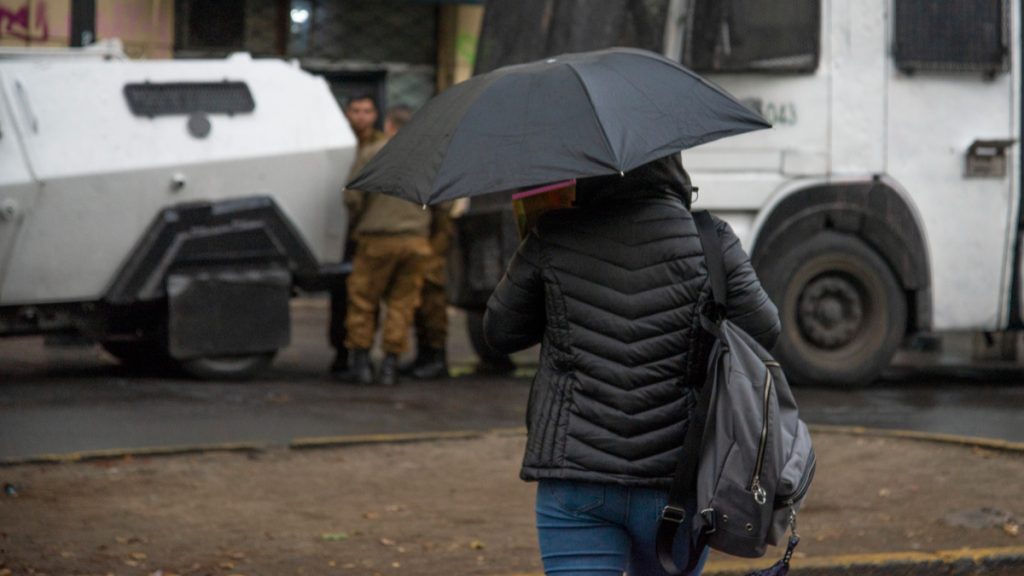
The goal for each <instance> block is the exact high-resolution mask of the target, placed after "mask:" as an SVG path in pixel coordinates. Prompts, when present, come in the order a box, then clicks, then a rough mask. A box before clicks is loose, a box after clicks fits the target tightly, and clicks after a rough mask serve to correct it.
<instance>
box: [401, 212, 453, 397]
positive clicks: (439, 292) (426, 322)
mask: <svg viewBox="0 0 1024 576" xmlns="http://www.w3.org/2000/svg"><path fill="white" fill-rule="evenodd" d="M447 206H449V205H447V204H446V205H444V206H443V207H442V208H441V209H439V210H436V211H435V212H434V217H433V219H432V221H431V226H430V250H431V254H430V257H429V258H427V261H426V263H425V265H424V275H423V292H422V293H421V297H420V307H419V308H417V309H416V316H415V322H414V323H415V331H416V359H415V360H413V361H412V362H411V363H409V364H408V365H407V366H403V367H402V374H404V375H410V376H412V377H413V378H416V379H417V380H436V379H438V378H447V377H448V350H447V342H448V293H447V291H448V253H449V252H450V251H451V247H452V235H453V234H454V231H455V229H454V223H453V222H452V215H451V210H449V209H446V208H445V207H447Z"/></svg>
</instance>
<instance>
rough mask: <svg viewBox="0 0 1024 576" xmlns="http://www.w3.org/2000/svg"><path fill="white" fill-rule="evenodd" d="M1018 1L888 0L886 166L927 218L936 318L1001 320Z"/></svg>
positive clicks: (957, 325) (937, 321)
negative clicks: (889, 47)
mask: <svg viewBox="0 0 1024 576" xmlns="http://www.w3.org/2000/svg"><path fill="white" fill-rule="evenodd" d="M1019 10H1020V4H1019V3H1018V2H1009V1H1006V0H989V1H985V2H978V1H974V0H948V1H944V2H935V1H932V0H901V1H898V2H893V3H892V4H891V5H890V10H889V13H890V14H891V18H890V22H889V30H890V33H891V38H892V44H891V49H892V58H891V60H890V65H889V66H888V68H889V70H888V78H887V108H888V111H887V122H886V124H887V125H886V169H887V172H888V173H889V174H890V175H891V176H892V177H893V178H894V179H895V180H896V181H897V182H898V183H899V184H900V185H902V186H903V187H904V188H905V189H906V190H907V192H908V194H909V195H910V196H911V198H912V199H913V200H914V203H915V204H916V206H917V208H918V210H919V213H920V215H921V220H922V222H923V224H924V228H925V236H926V239H927V245H928V248H929V253H930V254H929V255H930V258H931V269H932V290H933V304H934V306H933V308H934V320H933V323H934V327H935V329H938V330H944V329H984V330H996V329H1000V328H1003V327H1005V326H1006V324H1007V320H1008V314H1009V286H1010V281H1011V276H1012V274H1010V273H1009V271H1010V270H1011V269H1012V262H1011V260H1012V255H1011V252H1012V250H1011V248H1012V246H1013V238H1014V235H1015V233H1016V227H1017V222H1016V211H1015V210H1014V208H1015V207H1016V198H1015V194H1014V189H1015V185H1014V182H1015V181H1016V180H1017V176H1016V175H1015V174H1014V170H1013V169H1012V168H1013V165H1014V162H1013V159H1014V156H1015V154H1016V150H1017V149H1016V148H1015V146H1019V144H1016V142H1017V141H1018V140H1019V137H1020V136H1019V126H1018V124H1017V120H1016V119H1015V117H1016V114H1015V112H1014V106H1015V104H1014V103H1015V102H1017V103H1018V104H1017V105H1018V106H1019V89H1020V80H1019V78H1017V74H1019V64H1018V65H1017V68H1016V69H1015V68H1014V67H1013V66H1011V62H1012V60H1013V59H1011V58H1010V47H1011V46H1016V45H1017V41H1014V40H1013V39H1014V38H1016V37H1017V36H1016V35H1017V34H1019V30H1018V29H1017V24H1016V23H1017V22H1019V18H1020V13H1019ZM1015 70H1016V71H1015Z"/></svg>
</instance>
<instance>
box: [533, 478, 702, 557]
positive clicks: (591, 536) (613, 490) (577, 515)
mask: <svg viewBox="0 0 1024 576" xmlns="http://www.w3.org/2000/svg"><path fill="white" fill-rule="evenodd" d="M667 502H668V490H665V489H660V488H635V487H629V486H619V485H615V484H596V483H592V482H579V481H573V480H541V481H540V482H539V483H538V484H537V533H538V535H539V538H540V556H541V559H542V560H543V561H544V573H545V574H557V575H559V576H566V575H583V574H586V575H588V576H596V575H600V576H622V573H623V572H627V573H628V574H629V576H663V575H665V574H666V572H665V571H664V570H662V569H661V564H659V563H658V555H657V552H656V551H655V535H656V534H657V532H658V519H659V518H660V517H661V509H662V508H664V507H665V504H666V503H667ZM689 534H690V522H689V521H687V522H686V523H685V524H683V525H682V526H680V527H679V532H678V533H677V536H676V544H675V547H674V548H675V556H676V564H677V565H678V566H685V565H686V561H687V550H688V546H686V545H685V542H684V540H683V539H684V538H687V537H689ZM705 560H707V550H705V551H704V553H703V555H702V558H701V561H700V563H699V564H698V565H697V567H696V568H695V569H694V570H693V572H691V573H690V574H691V575H692V576H697V575H699V574H700V572H701V570H702V569H703V568H704V562H705Z"/></svg>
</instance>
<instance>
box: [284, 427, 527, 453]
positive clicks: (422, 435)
mask: <svg viewBox="0 0 1024 576" xmlns="http://www.w3.org/2000/svg"><path fill="white" fill-rule="evenodd" d="M525 434H526V428H491V429H489V430H450V431H442V432H408V433H402V434H364V435H355V436H319V437H311V438H296V439H294V440H292V441H291V442H289V443H288V447H289V448H291V449H292V450H308V449H315V448H341V447H345V446H358V445H360V444H409V443H412V442H435V441H445V440H474V439H477V438H484V437H486V436H523V435H525Z"/></svg>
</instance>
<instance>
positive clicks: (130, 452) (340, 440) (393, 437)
mask: <svg viewBox="0 0 1024 576" xmlns="http://www.w3.org/2000/svg"><path fill="white" fill-rule="evenodd" d="M525 435H526V428H521V427H520V428H491V429H484V430H450V431H437V432H408V433H399V434H355V435H348V436H313V437H302V438H294V439H292V440H291V441H289V442H288V443H287V444H269V443H259V442H226V443H223V444H194V445H178V446H155V447H151V448H109V449H103V450H81V451H76V452H67V453H60V454H37V455H34V456H26V457H24V458H7V459H3V460H0V467H9V466H21V465H26V464H74V463H76V462H89V461H96V460H119V459H124V458H146V457H156V456H182V455H186V454H203V453H207V452H210V453H213V452H242V453H246V452H248V453H258V452H267V451H269V450H273V449H282V448H284V449H290V450H312V449H317V448H344V447H346V446H359V445H365V444H409V443H414V442H443V441H450V440H473V439H476V438H483V437H486V436H499V437H507V436H525Z"/></svg>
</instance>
